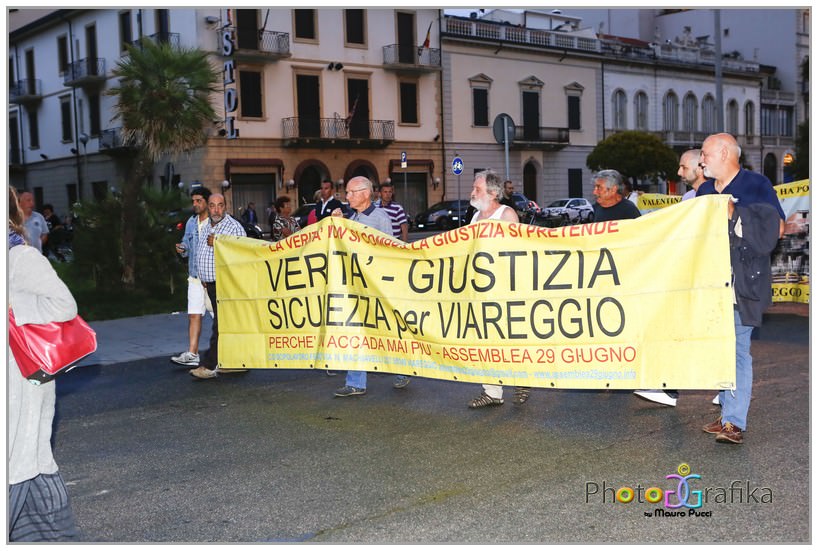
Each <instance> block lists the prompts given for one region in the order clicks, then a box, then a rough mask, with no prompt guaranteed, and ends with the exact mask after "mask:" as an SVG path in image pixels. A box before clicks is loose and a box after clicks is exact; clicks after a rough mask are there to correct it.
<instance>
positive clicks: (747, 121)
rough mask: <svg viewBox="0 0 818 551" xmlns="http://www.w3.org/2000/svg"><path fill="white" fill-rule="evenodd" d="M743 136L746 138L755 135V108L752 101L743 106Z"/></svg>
mask: <svg viewBox="0 0 818 551" xmlns="http://www.w3.org/2000/svg"><path fill="white" fill-rule="evenodd" d="M744 135H745V136H747V137H748V138H750V137H752V136H755V135H756V107H755V105H753V102H752V101H748V102H747V103H745V104H744Z"/></svg>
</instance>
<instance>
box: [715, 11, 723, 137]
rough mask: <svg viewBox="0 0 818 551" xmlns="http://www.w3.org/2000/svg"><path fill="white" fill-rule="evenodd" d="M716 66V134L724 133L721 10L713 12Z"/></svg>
mask: <svg viewBox="0 0 818 551" xmlns="http://www.w3.org/2000/svg"><path fill="white" fill-rule="evenodd" d="M713 23H714V25H715V31H714V34H715V35H716V40H715V50H716V52H715V54H716V59H715V64H716V132H724V105H723V103H724V95H723V91H722V88H723V86H722V71H721V10H713Z"/></svg>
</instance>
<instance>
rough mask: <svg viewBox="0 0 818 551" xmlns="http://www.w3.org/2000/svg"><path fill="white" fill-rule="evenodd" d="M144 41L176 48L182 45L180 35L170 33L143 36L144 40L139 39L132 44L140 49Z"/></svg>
mask: <svg viewBox="0 0 818 551" xmlns="http://www.w3.org/2000/svg"><path fill="white" fill-rule="evenodd" d="M143 40H144V41H145V42H153V43H154V44H170V45H171V46H173V47H174V48H178V47H179V46H180V45H181V40H180V38H179V33H169V32H160V33H154V34H151V35H147V36H143V37H142V38H137V39H136V40H134V41H133V42H131V44H133V45H134V46H136V47H137V48H138V47H139V46H140V45H141V44H142V41H143Z"/></svg>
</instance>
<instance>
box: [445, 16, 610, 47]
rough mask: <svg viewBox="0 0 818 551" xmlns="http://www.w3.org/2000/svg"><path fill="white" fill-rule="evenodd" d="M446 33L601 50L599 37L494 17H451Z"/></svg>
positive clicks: (539, 44)
mask: <svg viewBox="0 0 818 551" xmlns="http://www.w3.org/2000/svg"><path fill="white" fill-rule="evenodd" d="M445 21H446V28H445V31H444V32H445V33H447V34H449V35H452V36H461V37H470V38H478V39H484V40H492V41H501V42H513V43H515V44H526V45H529V46H541V47H550V48H563V49H564V48H568V49H572V50H582V51H586V52H599V51H600V44H599V40H597V39H596V38H587V37H583V36H576V35H572V34H570V33H561V32H554V31H546V30H542V29H526V28H523V27H513V26H510V25H505V24H502V23H494V22H490V21H473V20H466V19H458V18H453V17H447V18H446V19H445Z"/></svg>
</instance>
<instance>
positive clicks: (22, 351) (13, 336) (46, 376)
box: [9, 308, 97, 385]
mask: <svg viewBox="0 0 818 551" xmlns="http://www.w3.org/2000/svg"><path fill="white" fill-rule="evenodd" d="M9 346H10V347H11V352H12V354H14V359H15V360H17V365H18V366H20V372H21V373H22V374H23V377H25V378H26V379H28V380H29V382H30V383H31V384H33V385H39V384H41V383H46V382H48V381H50V380H51V379H53V378H54V377H56V376H57V375H58V374H60V373H63V372H66V371H69V370H71V369H72V368H74V367H75V366H76V364H77V362H79V361H80V360H81V359H83V358H84V357H85V356H87V355H88V354H91V353H92V352H94V351H96V349H97V334H96V333H95V332H94V330H93V329H91V327H90V326H89V325H88V324H87V323H86V322H85V320H84V319H82V318H81V317H79V316H77V317H75V318H74V319H72V320H69V321H54V322H51V323H26V324H24V325H20V326H18V325H17V324H16V323H15V322H14V313H13V312H12V311H11V308H9Z"/></svg>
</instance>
